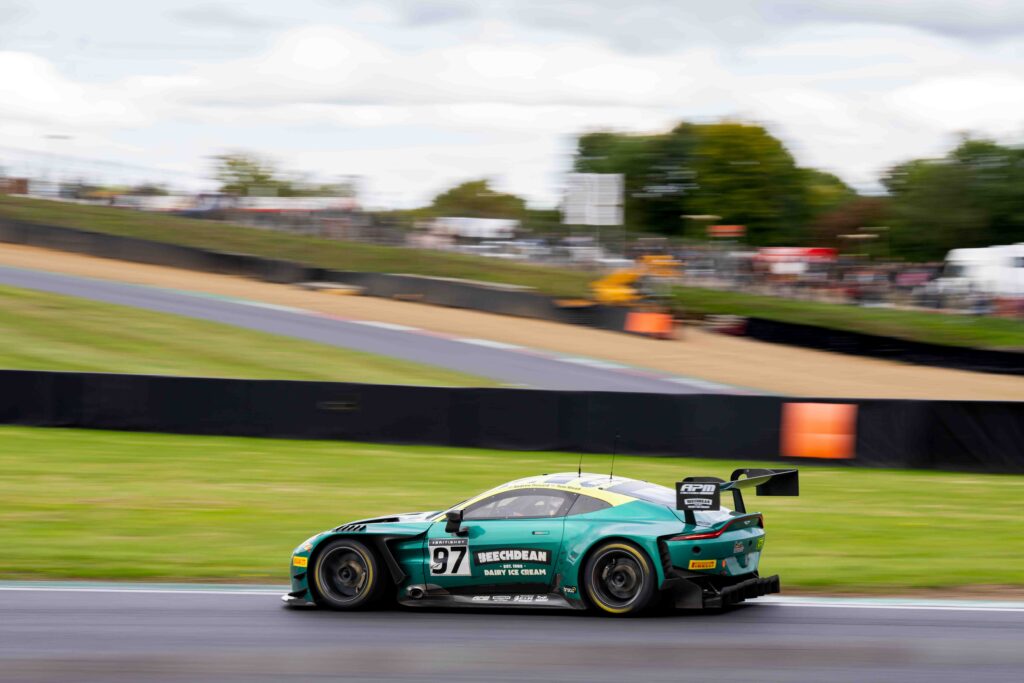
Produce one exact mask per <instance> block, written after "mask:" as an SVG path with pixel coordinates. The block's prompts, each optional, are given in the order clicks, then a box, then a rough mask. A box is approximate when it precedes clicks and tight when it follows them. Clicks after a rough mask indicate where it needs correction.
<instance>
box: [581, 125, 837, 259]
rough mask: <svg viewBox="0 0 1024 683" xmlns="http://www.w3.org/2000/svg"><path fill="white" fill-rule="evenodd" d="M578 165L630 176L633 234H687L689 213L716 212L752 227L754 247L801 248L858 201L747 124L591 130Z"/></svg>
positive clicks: (628, 215) (628, 208)
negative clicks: (835, 212) (821, 225)
mask: <svg viewBox="0 0 1024 683" xmlns="http://www.w3.org/2000/svg"><path fill="white" fill-rule="evenodd" d="M574 166H575V169H576V171H578V172H583V173H621V174H623V175H624V176H625V197H624V210H625V222H626V227H627V229H629V230H632V231H646V232H658V233H662V234H668V235H672V234H679V233H681V232H683V231H684V229H685V227H686V224H685V223H684V221H683V217H684V216H686V215H694V214H700V215H715V216H720V217H721V220H722V222H723V223H735V224H741V225H746V226H747V227H748V236H749V238H750V239H751V240H752V241H753V242H754V243H757V244H782V243H788V244H800V243H803V242H805V241H807V239H808V232H807V225H808V223H809V221H810V220H811V219H812V218H813V217H815V216H817V215H819V214H821V213H822V212H824V211H828V210H830V209H832V208H835V207H836V206H838V205H839V204H841V203H843V202H845V201H849V200H850V199H852V198H853V197H855V196H856V193H854V192H853V190H852V189H850V188H849V187H848V186H847V185H846V184H845V183H843V182H842V181H841V180H840V179H839V178H837V177H836V176H834V175H831V174H829V173H824V172H822V171H816V170H813V169H801V168H799V167H797V165H796V162H795V161H794V159H793V157H792V155H791V154H790V153H789V152H788V150H786V148H785V146H784V145H783V144H782V142H780V141H779V140H778V139H776V138H774V137H773V136H772V135H771V134H769V133H768V131H767V130H765V129H764V128H763V127H761V126H757V125H749V124H742V123H732V122H724V123H716V124H691V123H685V122H684V123H681V124H679V125H678V126H676V127H675V128H673V129H672V130H671V131H669V132H668V133H664V134H657V135H626V134H619V133H613V132H607V131H603V132H595V133H590V134H587V135H583V136H581V137H580V138H579V141H578V144H577V153H576V159H575V164H574ZM699 236H703V235H699Z"/></svg>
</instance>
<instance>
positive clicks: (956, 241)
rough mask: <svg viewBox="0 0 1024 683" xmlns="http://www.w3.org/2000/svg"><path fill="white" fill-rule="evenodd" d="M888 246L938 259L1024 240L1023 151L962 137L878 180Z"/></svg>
mask: <svg viewBox="0 0 1024 683" xmlns="http://www.w3.org/2000/svg"><path fill="white" fill-rule="evenodd" d="M882 182H883V184H884V185H885V187H886V189H887V190H888V191H889V194H890V195H891V197H892V201H891V211H890V216H889V220H890V222H891V225H892V230H893V231H892V240H893V246H894V249H895V250H896V251H898V252H900V253H902V254H903V255H905V256H908V257H910V258H917V259H938V258H941V257H942V256H943V255H944V254H945V253H946V252H947V251H949V250H950V249H956V248H960V247H984V246H990V245H993V244H1007V243H1012V242H1020V241H1024V150H1022V149H1021V148H1017V147H1007V146H1003V145H999V144H997V143H995V142H993V141H991V140H982V139H974V138H970V137H965V138H964V139H962V140H961V142H960V144H959V145H958V146H957V147H956V148H954V149H953V150H951V151H950V152H949V153H948V154H947V155H946V156H945V157H944V158H942V159H915V160H912V161H907V162H905V163H902V164H899V165H897V166H895V167H893V168H892V169H890V170H889V171H888V173H887V174H886V176H885V177H884V178H883V180H882Z"/></svg>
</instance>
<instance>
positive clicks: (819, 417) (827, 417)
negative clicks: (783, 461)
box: [781, 403, 857, 460]
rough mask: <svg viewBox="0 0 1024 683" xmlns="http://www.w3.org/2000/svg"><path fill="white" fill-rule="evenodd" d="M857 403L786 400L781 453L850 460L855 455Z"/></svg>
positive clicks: (783, 410)
mask: <svg viewBox="0 0 1024 683" xmlns="http://www.w3.org/2000/svg"><path fill="white" fill-rule="evenodd" d="M856 432H857V406H856V405H854V404H852V403H786V404H783V406H782V444H781V452H782V455H783V456H784V457H787V458H822V459H825V460H848V459H850V458H853V457H855V446H856V444H855V441H856Z"/></svg>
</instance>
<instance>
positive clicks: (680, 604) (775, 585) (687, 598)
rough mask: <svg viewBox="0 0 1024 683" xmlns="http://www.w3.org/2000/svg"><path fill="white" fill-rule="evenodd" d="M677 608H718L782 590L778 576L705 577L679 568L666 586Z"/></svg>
mask: <svg viewBox="0 0 1024 683" xmlns="http://www.w3.org/2000/svg"><path fill="white" fill-rule="evenodd" d="M663 588H664V590H666V591H668V592H670V593H671V595H672V600H673V603H674V604H675V606H676V607H677V608H678V609H717V608H721V607H728V606H729V605H735V604H737V603H740V602H743V601H744V600H750V599H751V598H759V597H761V596H762V595H768V594H770V593H779V592H781V586H780V582H779V577H778V576H766V577H764V578H761V577H759V576H758V575H757V574H748V575H747V578H744V577H736V578H733V577H726V576H703V575H700V574H696V573H693V572H683V571H680V570H676V571H674V572H673V575H672V576H671V578H669V579H668V580H667V581H666V582H665V584H664V586H663Z"/></svg>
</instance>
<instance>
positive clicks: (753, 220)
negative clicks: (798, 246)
mask: <svg viewBox="0 0 1024 683" xmlns="http://www.w3.org/2000/svg"><path fill="white" fill-rule="evenodd" d="M699 130H700V137H699V144H698V146H697V150H696V153H697V158H696V161H695V163H694V168H695V169H696V172H697V173H696V181H697V190H696V192H695V195H694V203H693V209H694V212H695V213H698V214H714V215H719V216H721V217H722V220H723V222H725V223H729V224H739V225H745V226H747V236H748V239H749V240H750V241H751V242H753V243H754V244H789V243H794V242H802V241H804V239H803V238H804V235H805V234H806V233H805V232H804V230H805V227H806V222H807V220H808V218H809V207H808V205H807V197H806V194H805V189H806V188H805V186H804V183H805V181H806V178H805V176H804V175H803V174H802V173H801V172H800V169H798V168H797V166H796V162H795V161H794V160H793V157H792V155H790V153H789V151H788V150H786V148H785V146H784V145H783V144H782V142H780V141H779V140H777V139H776V138H774V137H772V136H771V135H770V134H769V133H768V131H766V130H765V129H764V128H763V127H761V126H752V125H745V124H740V123H719V124H712V125H707V126H700V127H699Z"/></svg>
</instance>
